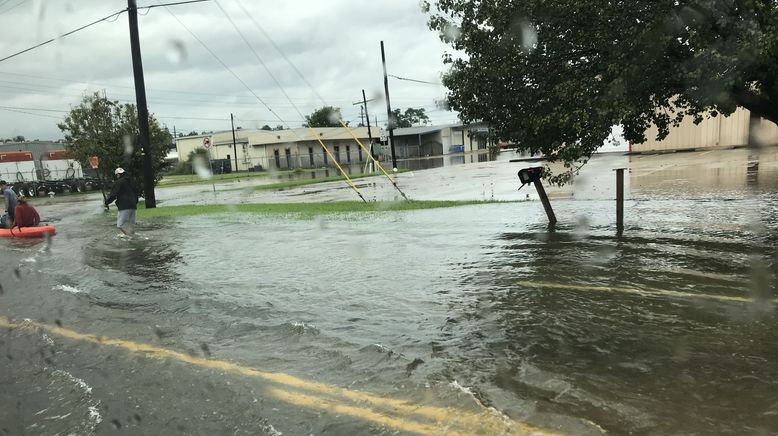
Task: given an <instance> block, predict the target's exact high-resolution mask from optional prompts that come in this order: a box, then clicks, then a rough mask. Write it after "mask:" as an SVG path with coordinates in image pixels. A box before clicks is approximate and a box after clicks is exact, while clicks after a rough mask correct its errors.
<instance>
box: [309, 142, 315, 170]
mask: <svg viewBox="0 0 778 436" xmlns="http://www.w3.org/2000/svg"><path fill="white" fill-rule="evenodd" d="M308 158H309V159H310V160H311V168H313V167H314V162H313V147H308Z"/></svg>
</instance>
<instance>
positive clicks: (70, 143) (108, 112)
mask: <svg viewBox="0 0 778 436" xmlns="http://www.w3.org/2000/svg"><path fill="white" fill-rule="evenodd" d="M57 126H58V127H59V128H60V130H62V132H63V133H64V134H65V142H66V144H65V148H66V150H68V151H69V152H70V154H71V155H72V156H73V158H74V159H76V160H78V161H79V162H80V163H81V165H83V166H85V167H86V166H87V165H88V164H89V163H88V159H89V157H90V156H97V157H98V158H99V161H100V166H99V168H98V171H99V173H100V175H101V176H102V177H103V178H104V180H111V178H112V177H113V171H114V169H116V167H122V168H124V169H125V170H126V171H127V172H128V173H129V176H130V177H132V181H133V186H134V188H135V189H136V192H144V190H143V154H142V150H141V147H140V144H139V139H138V138H139V133H138V112H137V110H136V108H135V105H132V104H119V102H116V101H111V100H109V99H107V98H105V97H103V96H101V95H100V94H98V93H95V94H93V95H88V96H85V97H84V99H83V100H82V101H81V103H79V105H78V106H75V107H73V108H72V109H71V110H70V113H69V114H68V115H67V116H65V119H64V120H63V121H62V122H61V123H59V124H58V125H57ZM149 136H150V141H151V156H152V165H153V170H154V182H155V183H156V182H158V181H159V180H160V179H161V178H162V175H161V171H162V170H164V169H166V168H167V166H168V164H167V163H166V162H165V156H166V155H167V152H168V148H169V145H170V142H171V140H172V135H171V134H170V131H168V129H167V128H162V127H160V125H159V123H158V122H157V120H156V119H155V118H154V116H153V115H150V116H149Z"/></svg>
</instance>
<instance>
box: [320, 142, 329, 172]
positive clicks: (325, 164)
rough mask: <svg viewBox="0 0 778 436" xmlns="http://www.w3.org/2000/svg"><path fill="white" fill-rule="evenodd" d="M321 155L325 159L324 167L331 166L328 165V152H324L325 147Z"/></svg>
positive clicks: (322, 148)
mask: <svg viewBox="0 0 778 436" xmlns="http://www.w3.org/2000/svg"><path fill="white" fill-rule="evenodd" d="M321 154H322V156H323V157H324V166H325V167H326V166H327V165H329V164H328V163H327V151H326V150H324V146H322V147H321Z"/></svg>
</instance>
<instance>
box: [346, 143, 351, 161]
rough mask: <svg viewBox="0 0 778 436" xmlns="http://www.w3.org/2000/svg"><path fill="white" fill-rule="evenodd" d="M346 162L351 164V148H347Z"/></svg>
mask: <svg viewBox="0 0 778 436" xmlns="http://www.w3.org/2000/svg"><path fill="white" fill-rule="evenodd" d="M346 162H348V163H351V147H350V146H348V145H347V146H346Z"/></svg>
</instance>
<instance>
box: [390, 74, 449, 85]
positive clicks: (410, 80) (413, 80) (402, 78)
mask: <svg viewBox="0 0 778 436" xmlns="http://www.w3.org/2000/svg"><path fill="white" fill-rule="evenodd" d="M387 76H389V77H394V78H395V79H398V80H406V81H408V82H416V83H425V84H427V85H443V84H442V83H440V82H427V81H424V80H418V79H409V78H407V77H400V76H395V75H394V74H387Z"/></svg>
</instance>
